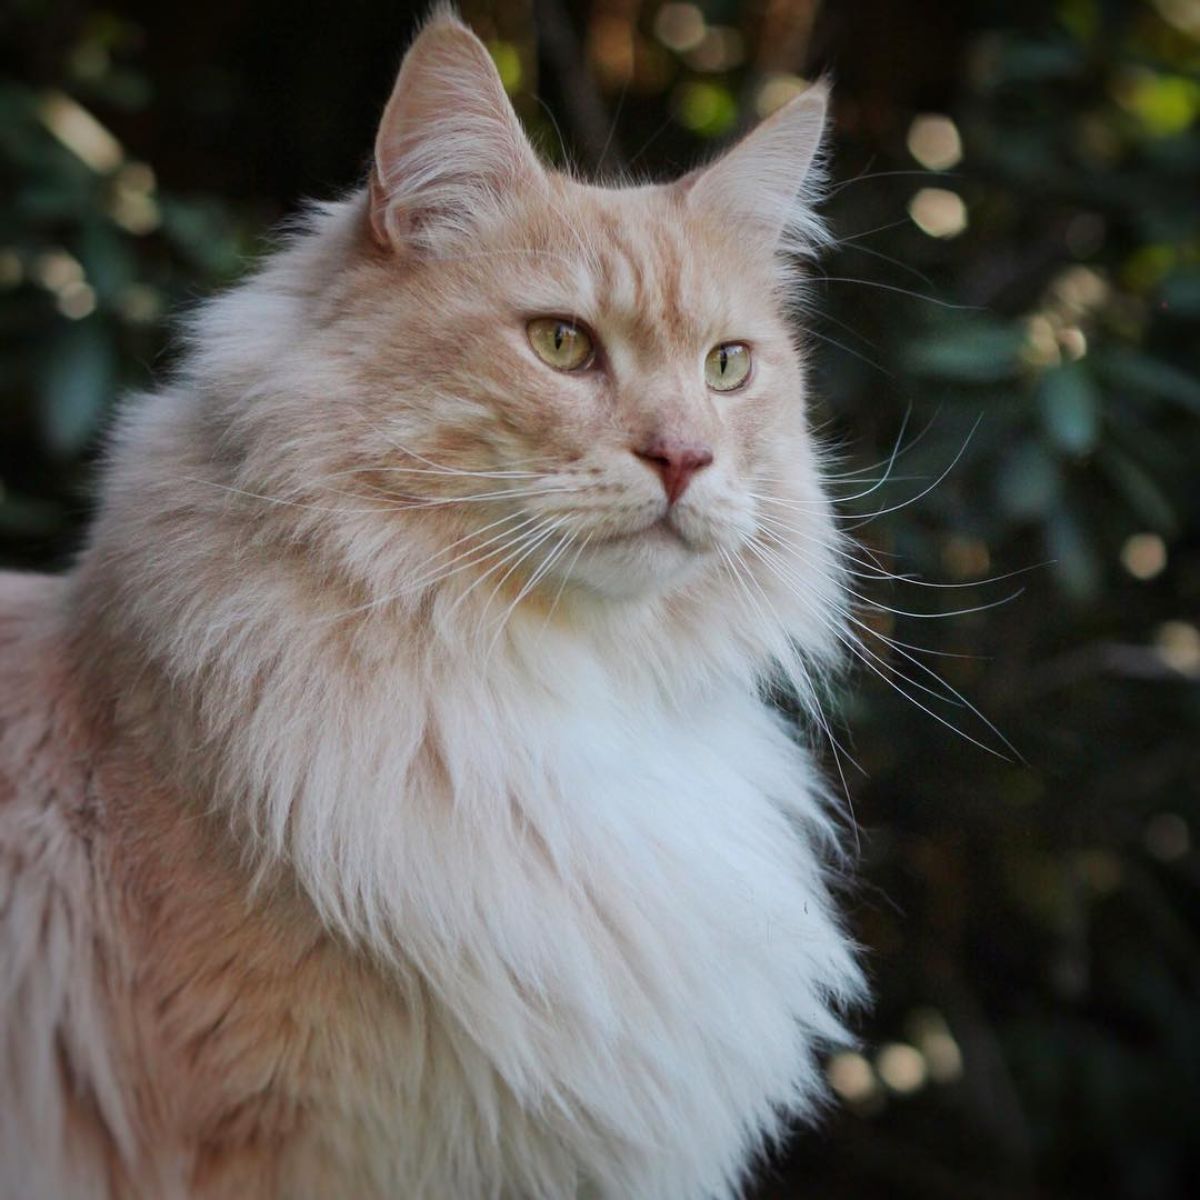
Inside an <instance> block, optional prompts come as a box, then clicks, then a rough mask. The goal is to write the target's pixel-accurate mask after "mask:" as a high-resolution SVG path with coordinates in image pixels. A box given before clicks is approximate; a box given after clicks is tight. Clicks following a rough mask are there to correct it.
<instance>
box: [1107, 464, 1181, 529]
mask: <svg viewBox="0 0 1200 1200" xmlns="http://www.w3.org/2000/svg"><path fill="white" fill-rule="evenodd" d="M1100 463H1101V465H1102V466H1103V467H1104V469H1105V471H1106V473H1107V474H1108V477H1109V478H1110V479H1111V480H1112V481H1113V484H1114V485H1115V486H1116V488H1117V490H1118V491H1119V492H1120V493H1121V494H1122V496H1124V498H1125V500H1126V502H1127V503H1128V505H1129V507H1130V508H1132V509H1133V511H1134V512H1135V513H1137V515H1138V516H1139V517H1140V518H1141V519H1142V520H1143V521H1145V522H1146V524H1147V525H1148V526H1149V527H1150V528H1151V529H1153V530H1155V531H1156V532H1158V533H1161V534H1163V535H1164V536H1165V537H1173V536H1174V535H1175V533H1176V531H1177V528H1178V519H1177V517H1176V514H1175V506H1174V505H1173V504H1172V503H1171V501H1170V499H1169V498H1168V496H1167V495H1166V493H1165V492H1164V491H1163V490H1162V488H1160V487H1159V486H1158V483H1157V482H1156V481H1155V480H1154V478H1153V477H1152V476H1151V475H1150V474H1149V473H1148V472H1147V471H1146V469H1145V468H1144V467H1143V466H1142V465H1141V463H1139V462H1138V461H1137V460H1136V459H1134V458H1131V457H1130V456H1129V455H1128V454H1125V453H1123V452H1122V451H1120V450H1118V449H1116V447H1114V446H1111V445H1110V446H1106V447H1105V449H1104V451H1103V454H1102V455H1101V457H1100Z"/></svg>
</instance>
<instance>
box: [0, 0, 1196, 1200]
mask: <svg viewBox="0 0 1200 1200" xmlns="http://www.w3.org/2000/svg"><path fill="white" fill-rule="evenodd" d="M465 10H466V14H467V16H468V17H469V18H470V19H471V20H472V22H473V23H474V24H475V26H476V27H477V28H478V29H479V30H480V32H481V33H482V34H483V36H484V37H485V38H486V39H487V40H488V42H489V44H490V46H491V48H492V50H493V53H494V55H495V57H496V59H497V62H498V63H499V65H500V67H501V69H502V73H503V76H504V79H505V82H506V86H508V87H509V88H510V90H511V91H512V92H513V94H514V98H515V100H516V102H517V104H518V106H519V107H520V109H521V111H522V114H523V115H524V117H525V118H526V120H527V122H528V123H529V125H530V127H531V128H532V129H533V131H534V133H535V135H536V136H538V138H539V140H540V141H541V143H542V145H543V146H544V148H545V149H546V151H547V153H548V154H550V155H551V156H552V157H555V158H560V159H561V158H562V157H564V156H569V157H571V158H574V159H576V160H577V161H580V162H581V163H582V164H583V165H584V166H585V167H586V168H590V169H593V170H598V171H600V172H601V173H602V174H616V173H620V172H622V171H629V172H631V173H633V174H635V175H641V174H643V173H645V174H649V175H651V176H661V175H666V174H670V173H673V172H676V171H678V170H680V169H681V168H683V167H684V166H686V165H688V164H690V163H692V162H694V161H695V160H696V159H697V157H699V156H702V155H704V154H707V153H710V152H711V151H712V149H713V148H714V146H715V144H716V143H717V142H718V141H719V140H720V139H722V138H724V137H726V136H728V135H731V134H733V133H735V132H736V131H738V130H739V129H742V128H745V127H746V126H747V125H748V124H751V123H752V122H753V121H754V120H755V119H757V116H758V115H759V114H761V113H762V112H765V111H768V110H769V109H770V107H772V105H773V104H775V103H778V102H779V100H780V99H782V98H783V97H785V96H786V95H788V94H790V93H791V92H792V91H794V90H795V89H796V88H797V87H799V86H801V78H802V77H805V78H807V77H811V76H812V75H813V74H815V73H816V72H817V71H819V70H822V69H830V70H832V72H833V74H834V77H835V80H836V84H837V87H836V97H837V100H836V109H837V112H836V129H835V145H834V156H833V180H832V183H831V187H830V194H829V199H828V202H827V205H826V211H827V213H828V215H829V218H830V221H831V223H832V225H833V228H834V230H835V232H836V234H837V235H838V238H839V245H838V247H837V248H836V250H835V251H834V252H833V253H832V254H831V255H830V256H829V257H828V258H827V259H826V260H825V262H824V263H823V264H822V267H821V269H820V271H818V272H817V273H815V275H814V279H813V285H812V301H813V304H812V307H813V312H814V315H813V316H811V317H806V318H805V320H806V323H807V324H808V326H809V332H810V340H811V344H812V347H813V352H814V356H815V363H816V391H817V392H818V393H819V395H820V397H821V400H820V406H821V408H822V409H823V412H822V421H823V424H824V430H825V436H826V437H827V438H829V439H830V440H831V441H832V442H834V443H836V444H837V445H838V446H839V447H840V454H841V459H842V461H843V462H844V463H845V466H844V467H843V468H841V470H842V471H844V472H845V474H844V477H843V478H841V479H840V480H839V481H837V483H836V484H835V486H836V488H837V490H838V491H839V492H840V493H842V496H843V499H842V508H843V511H844V514H845V516H846V521H847V525H848V526H852V527H854V528H855V529H856V533H857V535H858V536H859V537H860V538H861V539H862V540H863V543H864V547H865V550H864V560H863V561H864V567H863V573H864V577H862V578H860V580H859V582H860V583H861V585H862V587H861V591H862V595H863V598H864V599H863V601H862V609H861V619H862V620H863V621H864V624H865V625H867V626H869V628H870V631H871V632H866V631H864V634H863V637H864V648H865V649H864V651H863V654H864V657H865V659H866V663H865V664H864V666H863V669H862V671H861V672H860V673H859V675H858V676H857V677H856V679H855V681H854V687H853V688H851V689H849V690H848V691H847V693H846V694H845V695H844V696H843V697H842V698H841V699H842V710H843V711H842V717H841V725H842V727H843V728H844V729H845V730H846V731H847V732H846V741H847V750H848V753H849V755H851V756H853V758H854V759H855V760H856V762H857V764H858V765H857V766H855V765H852V764H851V763H849V762H848V761H846V760H845V759H843V762H842V768H843V769H844V770H845V772H846V781H847V790H848V794H849V799H850V800H851V801H852V803H853V806H854V811H855V815H856V818H857V820H858V822H859V824H860V825H861V827H862V852H861V858H860V863H859V871H860V873H861V875H862V879H863V882H862V883H861V885H860V886H858V887H857V888H856V889H855V890H854V891H852V892H851V893H850V895H849V897H848V903H849V905H850V908H851V911H852V917H853V922H854V926H855V930H856V932H857V934H858V936H859V937H860V939H861V940H862V942H863V944H864V946H865V947H866V949H867V952H868V961H869V964H870V970H871V973H872V975H873V978H874V981H875V988H876V994H877V998H878V1004H877V1007H876V1009H875V1011H874V1012H873V1013H872V1014H871V1015H870V1016H869V1017H867V1018H865V1020H864V1025H863V1030H862V1032H863V1043H864V1044H863V1048H862V1053H861V1055H857V1056H855V1055H843V1056H840V1057H839V1058H836V1059H835V1060H834V1061H833V1062H832V1063H831V1064H830V1070H831V1077H832V1078H833V1081H834V1083H835V1086H836V1087H837V1090H838V1091H839V1092H840V1093H841V1094H842V1096H843V1099H844V1100H845V1101H846V1103H845V1104H844V1106H843V1107H842V1109H841V1110H840V1111H839V1112H837V1113H835V1114H834V1115H832V1116H831V1118H830V1120H829V1122H828V1124H827V1125H826V1126H825V1128H824V1129H823V1130H822V1131H821V1132H820V1133H819V1134H816V1135H806V1136H804V1137H802V1138H800V1139H798V1140H797V1142H796V1144H795V1145H794V1146H792V1147H790V1148H789V1149H788V1150H787V1151H786V1152H781V1153H780V1155H779V1156H778V1157H777V1159H776V1162H775V1163H774V1166H773V1170H772V1171H771V1172H770V1174H769V1175H768V1177H767V1178H766V1179H765V1180H764V1182H763V1185H762V1191H761V1194H762V1195H763V1196H772V1197H784V1196H800V1195H805V1196H807V1195H820V1196H827V1197H836V1196H846V1197H850V1196H853V1197H855V1198H857V1200H863V1198H864V1197H874V1196H880V1197H913V1198H920V1200H928V1198H929V1197H947V1198H951V1197H953V1198H955V1200H963V1198H971V1197H980V1198H991V1197H1012V1198H1014V1200H1015V1198H1017V1197H1029V1196H1035V1195H1036V1196H1046V1197H1080V1198H1082V1197H1088V1198H1090V1197H1094V1196H1099V1195H1104V1196H1128V1197H1131V1198H1138V1200H1142V1198H1145V1200H1151V1198H1166V1197H1176V1196H1183V1195H1185V1194H1189V1189H1188V1183H1189V1180H1194V1179H1195V1178H1196V1177H1197V1174H1198V1172H1200V1152H1198V1151H1197V1150H1196V1149H1195V1147H1194V1144H1193V1142H1194V1139H1193V1132H1194V1130H1195V1129H1196V1128H1197V1127H1200V1088H1198V1084H1200V921H1198V919H1197V918H1198V916H1200V912H1198V908H1197V899H1198V896H1200V855H1198V854H1197V848H1196V841H1197V839H1198V838H1200V782H1198V781H1200V631H1198V628H1197V620H1198V618H1200V469H1198V467H1197V464H1200V336H1198V335H1200V322H1198V318H1200V128H1198V124H1197V116H1198V113H1200V3H1198V2H1197V0H1153V2H1138V0H1056V2H1055V3H1049V4H1046V3H1032V2H1031V0H1030V2H1016V3H1003V4H1002V3H999V2H998V0H995V2H992V0H963V2H962V3H951V2H950V0H944V2H943V3H940V4H931V3H927V2H922V0H895V2H885V0H859V2H857V3H855V4H853V5H834V4H832V3H826V4H821V3H819V0H796V2H794V3H790V4H782V3H779V2H778V0H775V2H767V0H762V2H751V0H747V2H746V3H744V4H743V3H739V2H738V0H707V2H704V3H699V4H696V5H693V4H680V3H673V4H661V3H658V2H657V0H647V2H645V3H639V2H637V0H594V3H589V4H579V5H575V6H569V5H565V4H560V3H551V2H550V0H538V2H537V3H534V4H533V5H532V7H531V6H530V4H529V3H528V2H527V0H507V2H506V0H496V2H495V3H485V2H483V0H480V2H479V3H466V4H465ZM411 22H412V11H411V7H410V6H405V5H400V6H395V5H384V4H383V3H382V0H378V2H375V3H371V2H367V0H363V2H362V3H360V4H358V5H355V6H351V7H350V8H343V9H340V10H338V11H333V10H322V11H312V12H308V11H304V12H299V11H297V10H296V9H295V8H294V6H286V7H285V6H284V5H283V4H282V2H281V0H255V3H253V4H238V3H235V2H234V0H214V2H213V3H211V4H209V5H206V6H205V7H204V11H203V12H202V13H197V12H195V11H193V10H192V9H190V8H187V7H184V6H171V5H163V4H157V5H154V4H150V3H142V2H139V0H115V2H114V3H110V4H100V5H88V4H55V5H50V4H48V3H41V2H38V0H14V2H13V3H10V5H9V6H8V8H7V10H6V11H5V13H4V14H3V16H0V45H2V46H3V47H4V49H3V51H2V52H0V53H2V57H0V65H2V67H3V76H2V78H0V172H3V177H4V192H3V197H4V198H3V200H2V201H0V330H2V333H3V340H2V342H0V431H2V432H0V488H2V490H0V553H2V554H3V556H4V557H5V558H6V559H8V560H9V561H11V562H14V563H18V564H25V565H46V564H52V563H56V562H61V561H63V560H64V558H65V557H66V555H67V554H68V553H69V550H70V547H71V546H72V545H73V544H74V542H75V539H76V538H77V536H78V533H79V530H80V529H81V527H82V523H83V521H84V520H85V518H86V513H87V507H88V504H87V482H88V479H89V477H90V464H91V462H92V459H93V456H94V454H95V452H96V448H97V445H98V440H99V435H100V432H101V430H102V428H103V425H104V422H105V420H106V419H107V418H108V416H109V414H110V413H111V411H112V406H113V403H114V400H115V398H116V396H117V395H118V394H119V393H120V392H121V391H122V390H124V389H128V388H136V387H142V386H146V385H147V384H148V383H149V382H150V381H151V379H152V378H153V377H154V376H156V375H160V374H161V373H162V371H163V370H165V369H167V368H169V365H170V358H169V352H168V356H167V357H164V348H165V347H166V346H167V345H168V338H167V322H168V319H169V317H170V315H171V314H172V313H175V312H177V311H179V309H180V307H181V306H185V305H186V304H187V303H189V302H190V301H192V300H193V299H195V298H198V297H201V296H203V295H205V294H207V293H209V292H210V291H211V290H212V289H213V288H214V287H216V286H218V285H220V284H222V283H224V282H226V281H227V280H229V279H231V278H233V277H234V276H236V274H237V273H238V272H239V271H241V270H243V269H244V268H245V266H246V264H247V261H248V255H249V254H250V252H252V251H253V250H255V249H257V248H259V247H260V245H261V243H260V241H259V239H260V238H261V236H262V235H263V233H264V231H265V230H266V229H267V228H268V227H269V225H270V224H271V223H272V222H273V221H274V220H275V219H276V218H278V217H279V216H281V215H282V214H283V213H285V212H286V211H287V210H288V208H290V207H291V206H293V205H294V204H295V203H296V202H297V200H298V199H299V198H300V197H301V196H303V195H311V194H318V195H324V194H329V193H330V192H332V191H334V190H336V189H338V188H341V187H344V186H347V185H348V184H351V183H353V182H354V181H355V180H356V179H357V178H358V177H359V174H360V171H361V167H362V162H363V155H364V154H365V152H366V150H367V148H368V147H369V145H370V142H371V132H372V131H371V122H372V120H373V118H374V113H375V111H376V109H377V107H378V106H379V104H380V103H381V102H382V99H383V97H384V95H385V94H386V89H387V86H388V82H389V78H390V75H391V72H392V70H393V69H394V67H395V64H396V62H397V60H398V54H399V49H400V47H401V45H402V44H403V40H404V37H405V35H406V33H407V31H408V29H409V28H410V27H411ZM535 97H539V98H535ZM893 455H894V461H893ZM871 463H875V464H883V466H882V467H879V468H878V469H876V470H867V469H864V467H865V465H867V464H871ZM856 471H857V472H858V473H857V474H856V473H854V472H856ZM885 476H886V478H884V477H885ZM877 480H882V481H881V482H876V481H877ZM872 514H877V515H872ZM868 554H869V555H870V557H867V555H868ZM1010 572H1021V574H1020V575H1019V576H1017V577H1012V578H1008V579H1003V580H998V581H996V582H992V583H989V582H986V580H987V579H988V578H989V577H992V576H996V575H1007V574H1008V573H1010ZM888 573H892V574H896V575H901V576H906V577H909V578H907V579H903V580H895V581H889V580H887V579H884V578H882V576H884V575H885V574H888ZM930 585H936V586H930ZM1013 593H1019V594H1016V595H1013ZM1010 596H1011V597H1012V598H1008V597H1010ZM868 602H870V603H868ZM890 609H894V610H897V611H889V610H890ZM905 614H911V615H905ZM885 638H890V639H892V641H891V642H888V641H885V640H882V639H885ZM918 645H919V646H921V647H922V648H923V649H922V650H920V651H918V650H915V649H912V648H911V647H913V646H918ZM868 667H871V668H876V670H875V671H874V672H872V670H869V669H868ZM948 689H954V690H953V691H950V690H948ZM976 710H978V711H976ZM979 714H983V717H985V718H986V720H984V719H982V718H981V716H980V715H979ZM991 725H994V726H995V730H993V729H992V728H991V727H990V726H991ZM948 726H953V727H954V729H957V730H961V732H962V734H963V735H965V736H960V735H959V734H958V733H956V732H954V731H952V729H950V728H948ZM996 730H998V731H1002V733H1003V738H1004V739H1006V740H1007V741H1008V742H1010V743H1011V744H1012V745H1013V746H1015V747H1016V748H1017V750H1018V751H1019V754H1020V756H1021V757H1023V759H1024V760H1025V761H1024V762H1022V761H1021V759H1020V758H1018V757H1017V756H1016V755H1015V754H1014V753H1013V752H1012V751H1010V750H1009V749H1006V747H1005V745H1004V740H1002V739H1001V738H1000V736H999V735H998V733H997V732H996ZM993 752H994V753H993ZM832 765H834V764H833V763H832V759H831V766H832Z"/></svg>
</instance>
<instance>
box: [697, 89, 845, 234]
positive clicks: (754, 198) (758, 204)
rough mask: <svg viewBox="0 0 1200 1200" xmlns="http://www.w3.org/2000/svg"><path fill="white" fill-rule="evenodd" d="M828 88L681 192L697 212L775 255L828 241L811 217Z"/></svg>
mask: <svg viewBox="0 0 1200 1200" xmlns="http://www.w3.org/2000/svg"><path fill="white" fill-rule="evenodd" d="M828 107H829V88H828V85H827V84H826V83H825V82H824V81H821V82H818V83H814V84H813V85H812V86H811V87H810V88H808V89H807V90H806V91H804V92H802V93H801V94H800V95H799V96H797V97H796V98H795V99H793V100H790V101H788V103H787V104H785V105H783V107H782V108H779V109H777V110H776V111H775V112H773V113H772V114H771V115H770V116H769V117H767V119H766V120H765V121H763V122H762V123H761V124H760V125H758V126H756V127H755V128H754V129H752V130H751V131H750V132H749V133H748V134H747V135H746V136H745V137H744V138H742V140H741V141H740V142H738V143H737V144H736V145H735V146H734V147H733V148H732V149H731V150H729V151H727V152H726V153H725V154H724V155H722V156H721V157H720V158H719V159H717V161H716V162H715V163H713V164H712V165H711V166H709V167H706V168H703V169H702V170H700V171H696V172H693V173H692V174H691V175H688V176H685V177H684V179H682V180H681V181H680V185H681V186H682V187H683V188H684V189H685V190H686V192H687V197H688V204H689V205H690V206H691V207H693V208H694V209H695V210H696V211H698V212H710V213H717V214H720V215H721V216H722V218H724V219H726V220H729V221H732V222H735V223H736V225H737V226H738V227H739V228H740V229H743V230H745V231H746V232H747V233H756V234H757V235H758V236H759V237H761V238H763V239H766V240H767V241H768V242H769V244H770V246H771V247H775V246H779V247H780V248H781V249H784V250H790V251H799V252H805V251H811V250H812V249H814V244H820V242H821V241H823V240H824V235H823V232H822V226H821V223H820V221H819V220H818V219H817V217H816V216H815V215H814V214H813V209H812V205H813V203H814V201H815V200H816V198H817V192H818V184H819V180H820V171H819V161H820V153H819V152H820V149H821V142H822V139H823V137H824V134H825V123H826V113H827V110H828Z"/></svg>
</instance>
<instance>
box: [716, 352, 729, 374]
mask: <svg viewBox="0 0 1200 1200" xmlns="http://www.w3.org/2000/svg"><path fill="white" fill-rule="evenodd" d="M717 362H718V363H719V364H720V367H721V374H722V375H724V374H725V367H726V365H727V364H728V362H729V351H728V350H726V349H725V347H724V346H722V347H721V350H720V353H719V355H718V358H717Z"/></svg>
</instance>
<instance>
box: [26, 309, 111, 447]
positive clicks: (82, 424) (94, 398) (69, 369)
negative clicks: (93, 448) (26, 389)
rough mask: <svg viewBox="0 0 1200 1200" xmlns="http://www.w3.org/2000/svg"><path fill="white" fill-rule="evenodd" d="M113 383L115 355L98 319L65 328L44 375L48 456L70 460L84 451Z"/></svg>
mask: <svg viewBox="0 0 1200 1200" xmlns="http://www.w3.org/2000/svg"><path fill="white" fill-rule="evenodd" d="M115 381H116V354H115V350H114V347H113V344H112V337H111V332H110V330H109V327H108V325H107V323H106V322H105V321H104V320H103V318H101V317H98V316H94V317H89V318H87V319H86V320H83V321H77V322H72V323H71V324H70V325H67V326H65V327H64V328H63V331H62V333H61V334H60V335H59V336H58V337H56V338H55V339H54V341H53V343H52V345H51V354H50V357H49V360H48V362H47V364H46V368H45V371H44V372H43V383H42V407H41V417H42V423H43V433H44V435H45V438H46V442H47V444H48V446H49V447H50V449H51V451H52V452H53V453H55V454H56V455H58V456H60V457H62V458H69V457H71V456H73V455H75V454H78V453H79V452H80V451H81V450H82V449H83V447H84V446H85V445H86V444H87V442H88V439H89V438H90V437H91V436H92V435H93V434H94V433H95V432H96V429H97V427H98V426H99V423H100V417H101V415H102V414H103V413H104V411H105V409H106V408H107V406H108V403H109V401H110V399H111V397H112V393H113V389H114V386H115Z"/></svg>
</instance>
